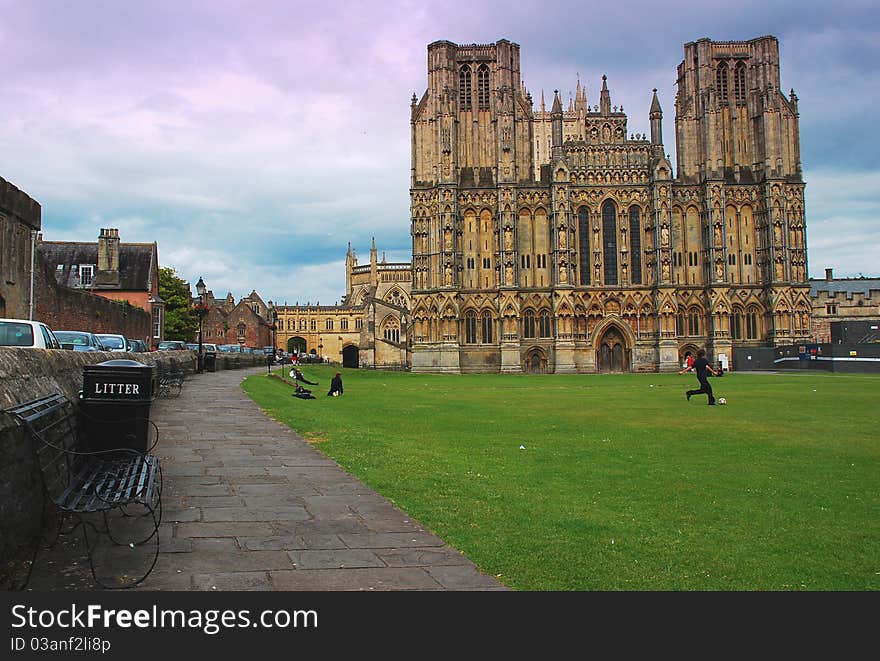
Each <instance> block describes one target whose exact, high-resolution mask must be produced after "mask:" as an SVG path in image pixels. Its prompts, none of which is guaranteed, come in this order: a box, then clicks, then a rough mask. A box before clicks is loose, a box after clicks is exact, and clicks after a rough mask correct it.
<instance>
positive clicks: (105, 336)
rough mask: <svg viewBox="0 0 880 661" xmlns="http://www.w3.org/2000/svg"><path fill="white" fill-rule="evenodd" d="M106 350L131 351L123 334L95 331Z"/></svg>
mask: <svg viewBox="0 0 880 661" xmlns="http://www.w3.org/2000/svg"><path fill="white" fill-rule="evenodd" d="M95 335H97V336H98V339H99V340H101V344H103V345H104V348H105V349H106V350H107V351H131V345H129V343H128V338H126V337H125V335H117V334H116V333H95Z"/></svg>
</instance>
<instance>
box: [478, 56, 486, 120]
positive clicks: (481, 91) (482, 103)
mask: <svg viewBox="0 0 880 661" xmlns="http://www.w3.org/2000/svg"><path fill="white" fill-rule="evenodd" d="M477 103H478V104H479V107H480V110H488V109H489V67H487V66H486V65H485V64H481V65H480V68H479V69H477Z"/></svg>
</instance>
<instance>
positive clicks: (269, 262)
mask: <svg viewBox="0 0 880 661" xmlns="http://www.w3.org/2000/svg"><path fill="white" fill-rule="evenodd" d="M661 7H662V9H661ZM0 16H2V19H0V52H2V55H3V75H2V76H0V100H2V102H0V176H2V177H3V178H5V179H6V180H7V181H10V182H11V183H13V184H15V185H16V186H18V187H19V188H21V189H22V190H24V191H25V192H26V193H28V194H29V195H31V196H32V197H34V198H35V199H36V200H37V201H38V202H40V204H41V205H42V209H43V233H44V236H45V237H46V238H47V239H50V240H96V239H97V236H98V232H99V229H100V228H101V227H117V228H119V229H120V233H121V237H122V240H123V241H131V242H150V241H154V240H155V241H158V245H159V259H160V262H161V264H162V265H163V266H171V267H173V268H174V269H175V270H176V271H177V273H178V275H179V276H180V277H182V278H184V279H186V280H188V281H189V282H191V283H193V284H194V283H195V282H196V280H198V278H199V276H201V277H203V278H204V279H205V282H206V283H207V284H208V286H209V287H210V288H211V289H213V291H214V292H215V294H216V295H218V296H224V295H225V294H226V292H228V291H231V292H232V293H233V295H234V296H235V297H236V299H238V298H240V297H241V296H244V295H246V294H248V293H250V291H251V290H252V289H256V290H257V291H258V292H259V293H260V294H261V296H262V297H263V299H264V300H266V301H268V300H273V301H278V302H281V303H284V302H287V303H290V304H293V303H296V302H299V303H306V302H312V303H314V302H316V301H320V302H321V303H322V304H325V305H326V304H332V303H335V302H336V301H338V300H339V299H340V297H341V296H342V295H343V293H344V287H345V279H344V269H343V264H344V257H345V252H346V249H347V246H348V243H349V242H351V245H352V247H353V248H354V249H355V250H356V252H357V254H358V257H359V260H360V261H361V263H363V262H364V261H367V260H368V259H369V247H370V241H371V239H372V237H375V239H376V244H377V247H378V249H379V252H380V258H381V255H382V253H383V252H384V253H385V255H386V257H387V259H388V261H409V258H410V248H411V245H410V237H409V167H410V161H409V158H410V142H409V141H410V125H409V108H410V98H411V97H412V95H413V93H415V94H417V95H418V96H419V97H421V95H422V93H423V92H424V90H425V88H426V86H427V70H426V59H427V44H428V43H430V42H432V41H436V40H439V39H447V40H450V41H453V42H456V43H462V44H466V43H492V42H495V41H497V40H498V39H502V38H504V39H509V40H511V41H514V42H516V43H518V44H520V46H521V70H522V77H523V81H524V82H525V84H526V86H527V88H528V89H529V91H530V92H531V93H532V96H533V98H534V99H535V101H536V103H539V102H540V98H541V92H542V91H543V92H544V93H545V95H546V98H547V99H548V100H549V99H550V98H552V91H553V89H555V88H558V89H559V90H560V92H561V93H562V95H563V97H564V98H565V99H566V100H567V98H568V96H569V95H570V94H571V93H573V91H574V87H575V84H576V81H577V79H578V76H580V80H581V81H582V83H583V84H584V85H586V88H587V96H588V100H589V101H590V103H595V102H597V99H598V90H599V89H600V87H601V76H602V74H607V75H608V85H609V89H610V90H611V95H612V103H613V104H615V105H619V104H622V105H623V106H624V107H625V109H626V111H627V113H628V115H629V129H630V132H648V130H649V123H648V108H649V106H650V101H651V89H652V88H654V87H656V88H657V89H658V94H659V96H660V102H661V104H662V105H663V108H664V127H663V134H664V138H665V142H666V146H667V151H668V152H669V153H670V154H671V155H673V156H674V154H675V146H674V123H673V122H674V95H675V85H674V83H675V75H676V66H677V65H678V63H679V62H680V61H681V58H682V53H683V44H684V43H685V42H689V41H694V40H696V39H699V38H701V37H709V38H710V39H715V40H745V39H751V38H754V37H758V36H761V35H765V34H772V35H775V36H776V37H778V39H779V42H780V54H781V71H782V80H781V83H782V89H783V90H786V91H787V90H789V89H790V88H792V87H793V88H794V89H795V92H796V93H797V95H798V97H799V99H800V103H799V108H800V113H801V115H800V119H801V150H802V159H803V164H804V178H805V180H806V182H807V225H808V248H809V253H808V258H809V262H810V274H811V275H812V276H814V277H820V276H822V275H823V273H824V268H825V267H829V266H830V267H833V268H834V269H835V275H839V276H844V275H854V276H857V275H859V274H865V275H868V274H871V275H880V265H878V257H880V250H878V244H880V166H878V163H877V150H878V146H880V140H878V133H880V131H878V122H877V119H876V110H877V108H878V107H880V68H878V66H877V65H878V63H880V11H878V10H877V8H876V2H868V1H864V2H863V1H861V0H840V1H838V2H836V3H829V2H827V1H825V0H823V1H821V2H820V1H814V0H799V1H793V2H788V1H781V2H774V1H773V0H761V1H754V0H740V1H739V2H716V1H712V0H708V1H705V2H700V3H690V2H677V1H675V0H666V1H665V2H656V1H655V0H639V1H628V0H620V1H618V2H613V3H590V2H584V1H579V2H576V1H554V0H547V1H545V2H540V3H538V2H528V3H523V2H515V1H513V0H510V1H509V2H494V1H492V2H474V1H470V2H461V1H459V0H445V1H444V2H439V3H426V2H423V1H422V2H415V1H409V0H384V1H382V2H378V1H376V2H373V1H369V2H336V1H334V0H323V1H322V2H300V1H299V0H287V1H282V0H173V1H172V0H151V1H150V2H139V1H134V0H78V1H76V2H73V1H68V0H0ZM548 104H549V101H548Z"/></svg>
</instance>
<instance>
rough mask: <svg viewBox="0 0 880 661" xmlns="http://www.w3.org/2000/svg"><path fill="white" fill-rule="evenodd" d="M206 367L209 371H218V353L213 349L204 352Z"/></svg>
mask: <svg viewBox="0 0 880 661" xmlns="http://www.w3.org/2000/svg"><path fill="white" fill-rule="evenodd" d="M203 357H204V360H205V369H206V370H208V371H209V372H216V371H217V354H216V353H214V352H213V351H211V352H206V353H205V354H204V356H203Z"/></svg>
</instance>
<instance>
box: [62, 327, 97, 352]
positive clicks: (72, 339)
mask: <svg viewBox="0 0 880 661" xmlns="http://www.w3.org/2000/svg"><path fill="white" fill-rule="evenodd" d="M55 337H56V338H57V339H58V341H59V342H60V343H61V348H62V349H69V350H72V351H107V349H105V348H104V343H103V342H101V339H100V338H99V337H98V336H97V335H95V334H94V333H89V332H88V331H71V330H61V331H55Z"/></svg>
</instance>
